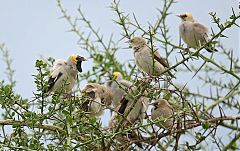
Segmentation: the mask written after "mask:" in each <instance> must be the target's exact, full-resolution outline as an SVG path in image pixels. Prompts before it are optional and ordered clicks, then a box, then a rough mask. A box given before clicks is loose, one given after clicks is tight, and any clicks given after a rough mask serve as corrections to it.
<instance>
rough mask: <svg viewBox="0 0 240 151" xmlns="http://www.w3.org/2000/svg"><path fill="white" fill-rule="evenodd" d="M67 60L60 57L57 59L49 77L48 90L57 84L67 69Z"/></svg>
mask: <svg viewBox="0 0 240 151" xmlns="http://www.w3.org/2000/svg"><path fill="white" fill-rule="evenodd" d="M65 65H66V62H65V60H62V59H58V60H56V61H55V63H54V65H53V68H52V71H51V75H50V77H49V79H48V85H49V86H48V91H49V90H50V89H52V87H53V86H54V85H55V83H56V82H57V81H58V80H59V78H60V77H61V76H62V75H63V73H64V70H65Z"/></svg>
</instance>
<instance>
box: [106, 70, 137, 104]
mask: <svg viewBox="0 0 240 151" xmlns="http://www.w3.org/2000/svg"><path fill="white" fill-rule="evenodd" d="M112 76H113V80H111V83H109V88H110V89H111V90H112V94H113V100H112V105H113V107H114V108H117V107H118V106H119V104H120V101H121V99H122V98H123V97H124V95H126V92H127V91H128V89H129V88H131V86H133V83H132V82H130V81H128V80H125V79H123V75H122V74H121V73H120V72H117V71H116V72H113V74H112Z"/></svg>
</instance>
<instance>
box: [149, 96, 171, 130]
mask: <svg viewBox="0 0 240 151" xmlns="http://www.w3.org/2000/svg"><path fill="white" fill-rule="evenodd" d="M152 105H153V106H154V107H153V108H152V110H151V118H152V120H156V119H158V118H164V121H163V122H160V123H157V125H158V127H160V128H164V129H170V128H172V127H173V121H174V119H173V108H172V106H171V105H170V104H169V103H168V101H167V100H165V99H159V100H157V101H156V102H154V103H153V104H152Z"/></svg>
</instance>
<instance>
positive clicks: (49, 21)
mask: <svg viewBox="0 0 240 151" xmlns="http://www.w3.org/2000/svg"><path fill="white" fill-rule="evenodd" d="M62 3H63V6H64V7H65V8H66V9H68V13H70V14H71V15H76V13H77V11H76V9H77V8H78V6H79V5H81V8H82V10H83V11H84V12H85V14H86V17H88V18H89V19H90V20H91V21H92V23H93V25H95V27H97V28H98V27H99V28H100V29H101V32H102V33H104V34H105V35H106V36H109V35H110V34H111V33H114V34H115V37H116V38H117V39H119V38H120V34H119V33H120V32H121V31H120V28H119V27H118V26H117V25H115V24H113V21H112V20H113V19H116V15H115V14H114V13H113V12H112V11H111V9H110V8H109V6H110V4H111V1H110V0H104V1H100V0H92V1H89V0H82V1H78V0H71V1H69V0H63V1H62ZM202 3H204V5H202ZM120 4H121V9H122V10H123V11H125V12H127V13H129V14H132V13H135V15H136V17H137V18H138V20H139V22H140V23H141V24H143V25H146V27H147V23H148V22H153V21H154V20H155V19H156V18H155V17H156V15H157V10H156V8H161V3H160V2H159V1H158V0H153V1H151V3H149V1H141V3H140V2H139V1H138V0H131V1H129V0H122V1H121V3H120ZM144 7H145V10H143V9H144ZM231 7H234V8H235V10H236V9H237V1H234V0H232V1H229V0H221V1H219V0H211V1H208V0H203V1H199V0H191V1H189V0H181V1H179V2H178V3H176V4H174V7H172V9H171V11H172V12H173V15H172V16H170V17H169V18H168V22H169V26H170V28H171V29H170V30H171V33H172V35H173V38H174V39H173V40H174V41H176V42H177V41H178V24H179V23H180V20H179V19H178V18H176V17H175V15H174V14H177V13H184V12H190V13H192V14H193V15H194V16H195V18H196V19H197V20H198V21H201V22H202V23H204V24H205V25H206V26H208V27H213V28H215V25H213V24H211V22H210V19H211V18H210V16H209V15H208V13H209V12H211V11H212V12H217V14H218V16H219V17H221V19H222V20H225V19H227V17H228V16H229V14H230V13H231ZM60 16H61V13H60V11H59V9H58V7H57V3H56V1H54V0H51V1H49V0H41V1H30V0H21V1H17V0H8V1H3V0H1V1H0V19H1V24H0V33H1V34H0V42H1V43H3V42H4V43H5V44H6V46H7V47H8V48H9V49H10V55H11V57H12V58H13V60H14V62H13V67H14V69H15V70H16V73H15V79H16V80H17V87H16V90H17V91H18V92H19V93H20V94H23V96H25V97H29V96H31V94H32V92H31V91H32V90H34V83H33V78H32V76H31V75H32V74H33V73H34V72H35V68H34V62H35V60H36V59H37V58H39V56H40V55H43V56H44V57H48V56H51V57H55V58H67V56H68V55H70V54H73V53H78V54H81V52H80V51H79V50H80V49H79V47H78V45H77V44H76V43H77V40H78V39H77V37H76V36H75V35H74V34H73V33H70V32H67V30H68V29H69V26H68V23H67V22H66V21H65V20H63V19H59V17H60ZM82 29H83V30H84V29H85V28H82ZM236 30H237V28H234V29H231V30H229V31H228V32H227V35H231V36H230V37H231V38H229V39H225V40H224V43H225V44H226V46H227V47H228V48H234V49H236V48H238V43H239V38H238V34H237V32H236ZM123 51H124V53H123V54H119V58H120V59H122V58H123V56H124V55H125V54H126V53H129V55H127V56H128V57H125V58H126V59H132V58H133V56H132V52H130V51H128V50H123ZM0 63H1V64H2V62H0ZM86 68H89V67H85V69H86ZM1 71H3V69H1ZM2 74H3V73H2V72H0V76H1V77H2ZM1 79H2V78H1Z"/></svg>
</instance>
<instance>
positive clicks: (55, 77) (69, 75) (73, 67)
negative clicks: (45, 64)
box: [45, 54, 86, 95]
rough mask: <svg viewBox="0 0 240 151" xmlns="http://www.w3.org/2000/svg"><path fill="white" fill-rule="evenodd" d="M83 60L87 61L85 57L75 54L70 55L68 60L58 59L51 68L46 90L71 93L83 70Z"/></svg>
mask: <svg viewBox="0 0 240 151" xmlns="http://www.w3.org/2000/svg"><path fill="white" fill-rule="evenodd" d="M83 61H86V59H85V58H84V57H82V56H79V55H75V54H73V55H71V56H69V57H68V59H67V60H64V59H57V60H56V61H55V62H54V64H53V67H52V69H51V70H50V77H49V79H48V82H47V84H48V86H47V89H46V90H45V92H46V93H47V92H61V93H63V94H69V95H70V93H71V91H72V89H73V87H74V83H75V81H76V78H77V74H78V72H82V62H83Z"/></svg>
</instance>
